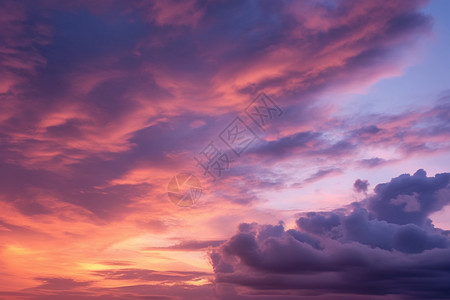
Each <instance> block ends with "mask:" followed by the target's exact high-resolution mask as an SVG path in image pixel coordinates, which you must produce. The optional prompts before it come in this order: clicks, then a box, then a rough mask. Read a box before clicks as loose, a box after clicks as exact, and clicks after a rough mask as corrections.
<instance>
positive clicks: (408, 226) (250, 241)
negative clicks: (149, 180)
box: [211, 170, 450, 299]
mask: <svg viewBox="0 0 450 300" xmlns="http://www.w3.org/2000/svg"><path fill="white" fill-rule="evenodd" d="M449 182H450V173H443V174H437V175H436V176H434V177H427V176H426V173H425V171H424V170H418V171H417V172H416V173H415V174H414V175H412V176H411V175H409V174H404V175H401V176H399V177H396V178H393V179H392V180H391V181H390V182H388V183H383V184H379V185H377V186H376V188H375V193H374V195H372V196H370V197H368V198H367V199H365V200H364V201H361V202H355V203H352V204H351V205H349V206H348V207H344V208H342V209H337V210H334V211H328V212H310V213H306V214H304V215H302V216H300V217H299V218H298V219H297V221H296V224H297V228H296V229H289V230H285V228H284V225H283V224H282V223H280V224H278V225H259V224H256V223H252V224H248V223H242V224H241V225H240V226H239V231H238V233H237V234H235V235H234V236H233V237H231V238H230V239H229V240H228V241H227V242H226V243H225V244H224V245H223V246H221V247H220V249H219V250H217V251H214V252H212V253H211V261H212V263H213V266H214V271H215V273H216V285H217V287H216V289H217V293H218V295H219V298H220V299H258V297H259V296H258V295H263V294H264V295H269V297H268V299H292V298H293V297H294V296H298V297H300V296H303V297H304V298H305V299H308V297H312V296H317V298H318V299H330V298H333V299H335V298H336V297H339V296H344V298H345V297H352V296H355V295H356V296H358V295H359V296H358V297H360V298H359V299H362V298H364V299H367V298H366V297H368V299H371V298H370V296H388V299H447V298H448V297H449V295H450V287H449V285H448V282H449V280H450V271H449V270H450V269H449V266H450V236H449V232H448V231H444V230H441V229H439V228H435V227H434V226H433V224H432V222H431V220H430V219H429V218H428V217H429V216H430V214H431V213H433V212H434V211H438V210H440V209H441V208H442V207H443V206H444V205H447V204H449V203H450V194H449V193H450V185H449ZM344 298H342V299H344ZM339 299H340V298H339ZM345 299H352V298H345ZM374 299H376V298H374Z"/></svg>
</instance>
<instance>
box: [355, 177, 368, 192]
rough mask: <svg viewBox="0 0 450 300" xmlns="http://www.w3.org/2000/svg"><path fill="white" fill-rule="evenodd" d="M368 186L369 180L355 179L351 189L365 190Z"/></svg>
mask: <svg viewBox="0 0 450 300" xmlns="http://www.w3.org/2000/svg"><path fill="white" fill-rule="evenodd" d="M368 187H369V182H368V181H367V180H361V179H356V181H355V183H353V189H354V190H355V191H357V192H358V193H360V192H364V193H366V192H367V188H368Z"/></svg>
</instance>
